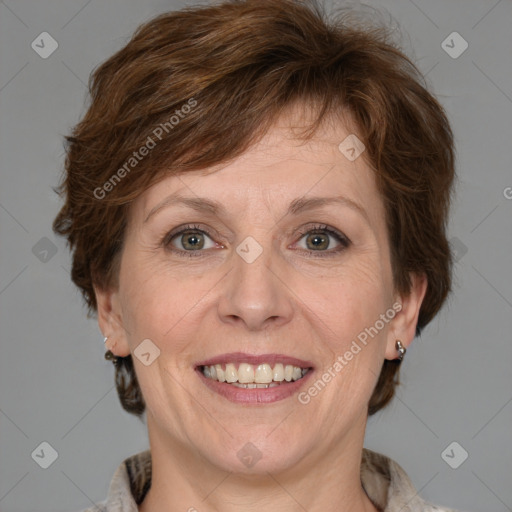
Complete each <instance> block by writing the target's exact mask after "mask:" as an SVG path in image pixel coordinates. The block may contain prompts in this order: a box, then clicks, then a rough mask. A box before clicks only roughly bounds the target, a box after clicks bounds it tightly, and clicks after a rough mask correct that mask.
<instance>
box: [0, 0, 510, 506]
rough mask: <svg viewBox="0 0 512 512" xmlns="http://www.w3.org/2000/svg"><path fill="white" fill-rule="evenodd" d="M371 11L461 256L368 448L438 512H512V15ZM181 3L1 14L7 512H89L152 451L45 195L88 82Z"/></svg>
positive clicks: (2, 413)
mask: <svg viewBox="0 0 512 512" xmlns="http://www.w3.org/2000/svg"><path fill="white" fill-rule="evenodd" d="M330 3H331V4H332V3H335V2H332V1H331V2H330ZM353 3H354V4H357V2H353ZM368 3H369V4H371V5H376V6H379V7H382V8H386V9H388V10H389V12H390V13H391V15H392V16H393V17H394V18H395V19H396V20H398V22H399V24H400V26H401V29H402V31H403V32H404V33H405V37H404V45H405V49H406V51H407V52H408V53H409V54H410V55H411V56H413V58H414V59H415V60H416V62H417V63H418V65H419V67H420V69H421V70H422V71H423V72H424V73H427V78H428V80H429V82H430V84H431V87H432V89H433V90H434V92H435V93H436V94H437V97H438V98H439V99H440V101H441V102H442V104H443V105H444V106H445V107H446V109H447V111H448V114H449V117H450V120H451V122H452V125H453V129H454V131H455V134H456V140H457V151H458V173H459V183H458V189H457V196H456V199H455V201H454V204H453V211H452V218H451V222H450V228H449V231H450V237H451V239H452V244H453V245H454V247H455V248H456V249H457V252H458V254H459V258H460V259H459V260H458V262H457V264H456V268H455V276H454V277H455V284H454V293H453V295H452V296H451V298H450V300H449V302H448V304H447V305H446V307H445V308H444V309H443V311H442V312H441V313H440V315H439V316H438V317H437V319H436V320H435V321H434V322H433V323H432V324H431V325H430V326H429V327H428V328H427V329H426V330H425V331H424V334H423V335H422V337H421V338H420V339H416V340H415V342H414V343H413V345H412V346H411V348H410V350H409V351H408V353H407V356H406V359H405V362H404V365H403V367H402V373H401V375H402V378H401V380H402V382H403V385H402V386H401V387H400V389H399V391H398V396H397V397H396V398H395V399H394V401H393V402H392V404H391V405H390V406H389V407H388V408H387V409H385V410H384V411H382V412H381V413H379V414H378V415H377V416H376V417H373V418H371V419H370V420H369V424H368V429H367V436H366V443H365V445H366V446H367V447H368V448H371V449H374V450H377V451H380V452H382V453H385V454H387V455H389V456H391V457H392V458H393V459H395V460H396V461H397V462H398V463H399V464H401V465H402V467H404V468H405V470H406V471H407V473H408V474H409V476H410V477H411V479H412V480H413V482H414V484H415V486H416V488H417V489H418V490H419V491H420V494H421V495H422V496H423V497H424V498H426V499H428V500H430V501H433V502H434V503H438V504H441V505H445V506H452V507H454V508H457V509H460V510H465V511H485V512H502V511H506V510H509V511H510V510H512V485H511V483H512V482H511V475H512V443H511V439H510V431H511V430H512V429H511V426H512V421H511V420H512V403H511V402H512V385H511V383H512V379H511V372H510V368H511V363H512V344H511V334H510V333H511V330H512V320H511V319H512V275H511V271H510V263H511V258H510V254H511V253H512V251H511V249H512V243H511V239H512V236H511V235H512V223H511V221H510V220H511V218H512V217H511V214H512V200H511V199H510V198H511V197H512V189H508V188H507V187H512V173H511V171H510V169H511V167H512V166H511V164H512V150H511V143H512V124H511V121H510V120H511V118H512V73H511V69H512V51H511V49H512V30H511V27H512V2H510V1H509V0H501V1H496V0H489V1H487V0H480V1H476V0H469V1H468V0H464V1H463V0H450V1H444V0H435V1H433V0H430V1H426V0H415V1H414V2H413V1H411V0H386V1H384V2H368ZM188 4H189V2H177V1H163V0H151V1H144V2H142V1H138V2H137V1H135V0H129V1H127V0H124V1H121V0H107V1H99V0H89V1H87V0H72V1H66V2H64V1H57V0H55V1H51V0H17V1H14V0H4V1H0V72H1V75H0V150H1V153H0V154H1V179H2V186H1V188H0V226H1V246H0V262H1V265H0V315H1V317H0V322H1V323H0V325H1V353H2V355H1V358H0V511H1V512H18V511H19V512H21V511H23V512H27V511H41V512H49V511H52V512H60V511H62V512H64V511H67V512H69V511H73V510H75V511H76V510H80V509H81V508H85V507H88V506H90V505H91V503H92V502H97V501H100V500H103V499H104V498H105V497H106V494H107V490H108V485H109V482H110V480H111V477H112V474H113V472H114V470H115V469H116V468H117V466H118V465H119V464H120V462H121V461H122V459H124V458H125V457H127V456H129V455H131V454H133V453H136V452H138V451H141V450H143V449H146V448H147V447H148V442H147V434H146V427H145V425H144V424H143V423H142V422H141V421H139V420H138V419H136V418H135V417H132V416H131V415H129V414H127V413H125V412H124V411H123V410H122V409H121V406H120V405H119V402H118V398H117V395H116V392H115V389H114V381H113V375H114V369H113V367H112V365H111V363H110V362H108V361H105V360H104V359H103V354H104V347H103V339H102V337H101V334H100V331H99V329H98V327H97V324H96V321H95V320H92V319H90V320H87V319H86V315H85V308H84V307H83V306H82V302H81V297H80V295H79V293H78V291H77V290H76V289H75V288H74V285H72V283H71V281H70V279H69V268H70V257H69V254H68V251H67V249H66V247H65V244H64V241H63V240H62V239H60V238H56V237H55V236H54V235H53V233H52V230H51V222H52V220H53V218H54V216H55V214H56V213H57V211H58V208H59V202H58V198H57V196H56V195H55V194H54V192H53V191H52V189H51V187H52V186H55V185H56V184H57V183H58V181H59V176H60V171H61V169H62V166H63V147H62V136H63V135H64V134H65V133H68V132H69V130H70V128H71V127H72V126H73V124H75V123H76V122H77V121H78V120H79V118H80V116H81V114H83V113H84V97H85V92H86V87H85V84H86V82H87V79H88V75H89V73H90V72H91V70H92V69H93V68H94V67H95V66H97V65H98V64H99V63H100V62H101V61H103V60H104V59H105V58H107V57H108V56H110V55H111V54H112V53H113V52H114V51H116V50H117V49H119V48H120V47H121V46H122V45H124V44H125V42H126V41H127V39H128V38H129V36H130V35H131V33H132V32H133V30H134V29H135V28H136V27H137V25H139V24H140V23H141V22H143V21H145V20H147V19H149V18H150V17H152V16H154V15H156V14H158V13H160V12H163V11H166V10H172V9H175V8H179V7H181V6H184V5H188ZM328 4H329V3H328ZM43 31H46V32H49V33H50V34H51V35H52V36H53V38H55V39H56V40H57V42H58V44H59V47H58V49H57V50H56V51H55V52H54V53H53V54H52V55H51V56H50V57H49V58H47V59H43V58H41V57H40V56H39V55H38V54H37V53H36V52H35V51H34V50H33V49H32V48H31V42H32V41H33V40H34V39H36V37H37V36H38V35H39V34H40V33H41V32H43ZM453 31H457V32H459V33H460V34H461V35H462V37H463V38H464V39H465V40H466V41H467V42H468V44H469V47H468V49H467V50H466V51H465V52H464V53H463V54H462V55H461V56H460V57H458V58H456V59H454V58H452V57H450V56H449V55H448V54H447V53H446V52H445V51H444V50H443V48H442V47H441V43H442V41H443V40H445V39H446V37H447V36H448V35H449V34H451V33H452V32H453ZM507 191H509V192H510V193H509V192H507ZM507 196H508V198H507ZM44 237H46V238H47V240H45V239H43V241H41V239H42V238H44ZM37 244H38V245H37ZM34 246H35V249H34ZM52 249H53V252H52ZM44 250H49V252H48V253H47V254H45V253H44V252H42V251H44ZM55 251H56V252H55ZM53 253H55V254H53ZM43 441H46V442H48V443H50V445H51V446H53V448H54V449H55V450H56V451H57V452H58V458H57V459H56V460H55V462H54V463H53V464H52V465H51V466H50V467H49V468H48V469H42V468H41V467H39V465H37V464H36V462H35V461H34V460H33V458H32V457H31V454H32V452H33V451H34V450H35V449H36V448H37V447H38V446H39V445H40V443H41V442H43ZM453 441H456V442H458V443H459V444H460V445H461V446H462V447H463V448H464V449H465V450H466V451H467V452H468V454H469V455H468V458H467V460H465V461H464V463H463V464H461V465H460V467H458V468H457V469H452V468H451V467H450V466H449V465H448V464H447V463H446V462H445V461H444V460H443V458H442V457H441V453H442V452H443V451H444V449H445V448H446V447H447V446H448V445H449V444H450V443H452V442H453ZM460 453H461V451H460V449H459V448H456V450H455V451H454V452H453V454H454V456H453V457H452V459H455V460H457V458H459V457H460Z"/></svg>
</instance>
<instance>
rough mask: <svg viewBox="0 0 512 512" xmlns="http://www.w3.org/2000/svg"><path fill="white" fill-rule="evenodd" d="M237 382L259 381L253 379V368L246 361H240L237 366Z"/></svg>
mask: <svg viewBox="0 0 512 512" xmlns="http://www.w3.org/2000/svg"><path fill="white" fill-rule="evenodd" d="M238 382H240V383H242V384H248V383H249V382H260V381H259V380H256V381H255V380H254V368H253V367H252V366H251V365H250V364H247V363H241V364H240V366H239V367H238Z"/></svg>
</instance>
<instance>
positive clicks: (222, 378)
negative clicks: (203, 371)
mask: <svg viewBox="0 0 512 512" xmlns="http://www.w3.org/2000/svg"><path fill="white" fill-rule="evenodd" d="M205 368H207V366H205ZM210 368H211V366H210ZM215 372H216V373H217V380H218V381H219V382H226V376H225V374H224V370H223V369H222V366H221V365H220V364H216V365H215Z"/></svg>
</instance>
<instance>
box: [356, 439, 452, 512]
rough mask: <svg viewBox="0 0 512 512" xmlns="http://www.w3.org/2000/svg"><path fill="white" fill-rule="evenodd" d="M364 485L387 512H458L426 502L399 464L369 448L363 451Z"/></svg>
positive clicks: (378, 505)
mask: <svg viewBox="0 0 512 512" xmlns="http://www.w3.org/2000/svg"><path fill="white" fill-rule="evenodd" d="M361 483H362V485H363V488H364V490H365V491H366V493H367V495H368V497H369V498H370V500H372V501H373V502H374V504H375V506H376V507H377V508H379V509H380V510H382V511H383V512H457V511H456V510H454V509H452V508H446V507H441V506H439V505H434V504H433V503H428V502H427V501H425V500H424V499H423V498H421V496H420V495H419V494H418V492H417V491H416V489H415V487H414V485H413V484H412V482H411V480H410V478H409V477H408V476H407V473H406V472H405V471H404V469H403V468H402V467H401V466H400V465H399V464H398V463H397V462H395V461H394V460H393V459H391V458H390V457H387V456H386V455H384V454H382V453H378V452H375V451H372V450H369V449H367V448H363V456H362V461H361Z"/></svg>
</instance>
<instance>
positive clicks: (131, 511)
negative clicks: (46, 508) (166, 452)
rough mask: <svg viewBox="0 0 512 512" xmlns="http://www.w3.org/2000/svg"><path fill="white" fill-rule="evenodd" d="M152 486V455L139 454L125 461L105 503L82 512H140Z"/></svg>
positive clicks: (116, 473) (112, 483) (148, 453)
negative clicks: (140, 507)
mask: <svg viewBox="0 0 512 512" xmlns="http://www.w3.org/2000/svg"><path fill="white" fill-rule="evenodd" d="M150 485H151V453H150V451H149V450H146V451H144V452H140V453H137V454H135V455H132V456H130V457H128V458H127V459H125V460H123V462H122V463H121V464H120V465H119V466H118V468H117V469H116V471H115V473H114V476H113V477H112V480H111V482H110V486H109V490H108V496H107V498H106V499H105V500H104V501H101V502H99V503H96V504H94V505H93V506H91V507H89V508H87V509H84V510H81V511H80V512H138V505H139V504H140V503H141V502H142V500H143V499H144V496H145V494H146V492H147V491H148V490H149V487H150Z"/></svg>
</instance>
